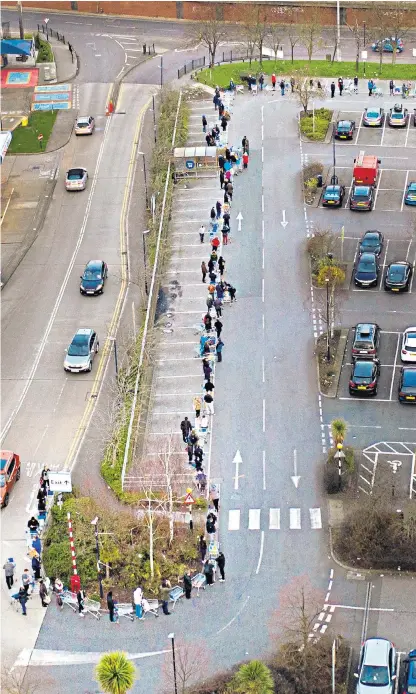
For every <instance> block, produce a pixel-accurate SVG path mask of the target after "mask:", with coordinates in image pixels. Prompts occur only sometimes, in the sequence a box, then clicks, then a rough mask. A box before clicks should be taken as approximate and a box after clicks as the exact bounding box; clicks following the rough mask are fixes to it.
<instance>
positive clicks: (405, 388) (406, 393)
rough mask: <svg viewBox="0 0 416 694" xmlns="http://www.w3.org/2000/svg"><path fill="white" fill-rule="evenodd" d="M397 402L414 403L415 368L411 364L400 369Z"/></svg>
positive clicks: (415, 392)
mask: <svg viewBox="0 0 416 694" xmlns="http://www.w3.org/2000/svg"><path fill="white" fill-rule="evenodd" d="M399 402H408V403H411V404H413V405H416V368H414V367H412V366H402V368H401V369H400V381H399Z"/></svg>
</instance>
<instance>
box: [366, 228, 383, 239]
mask: <svg viewBox="0 0 416 694" xmlns="http://www.w3.org/2000/svg"><path fill="white" fill-rule="evenodd" d="M370 235H373V236H375V235H377V236H378V237H379V238H380V236H381V232H380V231H377V229H369V230H368V231H366V232H365V234H363V238H365V237H366V236H370Z"/></svg>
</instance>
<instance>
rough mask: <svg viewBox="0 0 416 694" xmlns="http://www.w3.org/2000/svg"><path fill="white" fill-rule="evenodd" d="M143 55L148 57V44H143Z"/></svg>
mask: <svg viewBox="0 0 416 694" xmlns="http://www.w3.org/2000/svg"><path fill="white" fill-rule="evenodd" d="M143 55H146V44H145V43H144V44H143Z"/></svg>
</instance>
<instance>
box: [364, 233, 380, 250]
mask: <svg viewBox="0 0 416 694" xmlns="http://www.w3.org/2000/svg"><path fill="white" fill-rule="evenodd" d="M361 245H362V246H371V247H373V246H379V245H380V239H379V237H378V236H377V235H376V234H367V236H365V237H364V238H363V240H362V241H361Z"/></svg>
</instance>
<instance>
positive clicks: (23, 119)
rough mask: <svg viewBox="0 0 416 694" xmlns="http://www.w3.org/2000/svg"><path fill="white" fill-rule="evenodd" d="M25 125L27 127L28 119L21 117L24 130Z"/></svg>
mask: <svg viewBox="0 0 416 694" xmlns="http://www.w3.org/2000/svg"><path fill="white" fill-rule="evenodd" d="M27 125H29V118H28V116H23V118H22V127H23V128H25V127H26V126H27Z"/></svg>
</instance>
